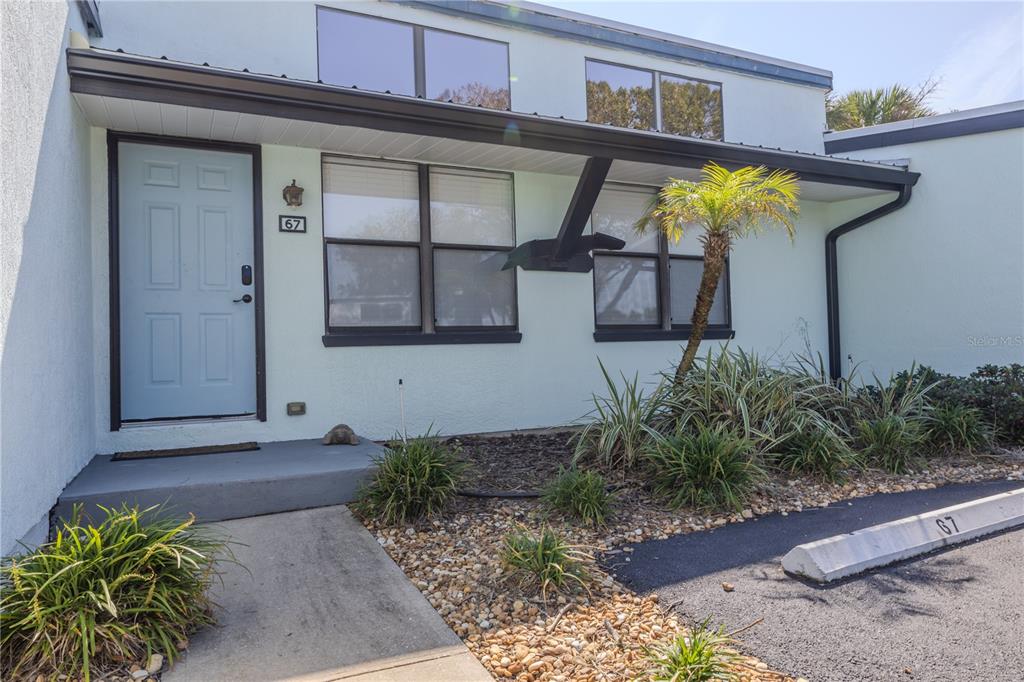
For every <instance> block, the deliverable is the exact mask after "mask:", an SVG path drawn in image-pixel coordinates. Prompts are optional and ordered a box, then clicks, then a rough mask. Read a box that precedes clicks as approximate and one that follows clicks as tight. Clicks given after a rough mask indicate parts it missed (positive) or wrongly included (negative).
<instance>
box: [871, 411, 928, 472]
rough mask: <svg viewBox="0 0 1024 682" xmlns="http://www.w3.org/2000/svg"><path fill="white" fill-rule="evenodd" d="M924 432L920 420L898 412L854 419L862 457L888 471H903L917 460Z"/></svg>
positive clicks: (923, 440) (908, 468)
mask: <svg viewBox="0 0 1024 682" xmlns="http://www.w3.org/2000/svg"><path fill="white" fill-rule="evenodd" d="M925 442H926V434H925V432H924V429H923V428H922V426H921V422H920V421H918V420H914V419H908V418H906V417H903V416H901V415H898V414H890V415H888V416H886V417H881V418H878V419H862V420H860V421H858V422H857V444H858V446H859V448H860V452H861V454H862V455H863V457H864V458H865V460H866V461H868V462H869V463H872V464H876V465H878V466H880V467H882V468H883V469H885V470H886V471H888V472H889V473H891V474H903V473H906V472H907V471H909V470H910V468H911V467H912V466H914V465H915V464H917V463H918V462H920V460H921V457H920V455H919V453H920V450H921V448H922V447H923V446H924V444H925Z"/></svg>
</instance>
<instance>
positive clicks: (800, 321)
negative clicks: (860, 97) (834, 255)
mask: <svg viewBox="0 0 1024 682" xmlns="http://www.w3.org/2000/svg"><path fill="white" fill-rule="evenodd" d="M95 139H96V140H97V141H98V142H100V143H102V133H101V132H100V131H96V138H95ZM262 156H263V196H264V216H263V220H264V232H263V234H264V250H265V264H264V278H265V286H266V337H267V338H266V343H267V396H268V398H267V413H268V416H267V421H266V422H265V423H261V422H257V421H235V422H227V423H221V424H216V423H208V424H189V425H168V426H149V427H146V428H124V429H122V430H121V431H119V432H113V433H112V432H110V431H109V426H108V424H109V415H108V412H107V405H108V396H109V392H108V391H109V376H110V375H109V356H108V354H107V348H106V345H105V341H106V338H107V334H108V325H107V317H106V315H107V312H106V311H107V299H106V293H105V292H106V286H105V282H104V279H105V278H104V276H103V275H102V273H105V272H106V268H107V264H106V247H105V243H106V239H107V237H106V230H107V224H106V217H105V215H106V214H105V211H103V209H102V208H101V209H99V210H97V215H102V216H103V217H102V218H101V219H99V220H97V222H96V224H95V225H94V239H95V241H96V248H95V249H94V251H95V253H96V254H97V261H96V263H95V264H94V269H95V271H96V272H97V273H98V276H97V279H96V292H95V302H94V305H95V307H96V310H97V328H96V336H95V346H96V376H97V392H98V398H97V408H98V409H97V422H96V428H97V430H98V432H99V437H98V448H99V451H100V452H112V451H117V450H125V449H146V448H153V447H158V448H161V447H176V446H178V445H187V444H192V443H196V444H209V443H224V442H238V441H240V440H257V441H265V440H283V439H292V438H312V437H318V436H321V435H323V433H324V432H325V431H326V430H327V429H329V428H330V427H331V426H333V425H334V424H335V423H337V422H339V421H344V422H347V423H349V424H351V425H352V426H353V427H354V428H355V429H356V430H357V431H359V432H360V433H361V434H363V435H365V436H369V437H372V438H385V437H389V436H391V435H394V433H395V432H396V431H397V430H398V429H399V428H400V426H401V424H400V418H399V402H398V380H399V379H403V380H404V385H405V401H406V402H405V412H406V420H407V428H408V430H409V432H410V433H422V432H424V431H425V430H426V429H427V428H428V427H430V426H433V428H435V429H439V430H442V431H443V432H445V433H466V432H474V431H491V430H505V429H518V428H531V427H543V426H551V425H557V424H564V423H567V422H569V421H571V420H574V419H576V418H578V417H580V416H582V415H583V414H585V413H586V412H588V411H589V410H590V409H591V407H592V405H591V404H590V402H589V398H590V395H591V394H592V393H593V392H601V393H604V391H605V389H604V386H603V380H602V378H601V373H600V369H599V368H598V364H597V360H598V358H600V359H601V360H602V361H604V363H605V365H606V366H607V368H608V369H609V371H610V372H612V374H613V375H615V376H617V375H618V373H619V372H620V371H622V372H625V373H627V375H629V376H632V375H633V374H634V373H639V375H640V377H641V378H642V379H644V380H646V381H653V380H654V379H655V377H656V374H657V372H659V371H660V370H664V369H669V368H671V367H672V366H673V365H674V363H675V362H676V361H678V359H679V358H680V356H681V354H682V350H681V346H682V345H685V341H678V342H676V341H658V342H653V341H645V342H632V343H595V342H594V340H593V332H594V294H593V275H592V274H590V273H586V274H581V273H564V272H529V271H522V270H520V271H519V272H518V296H519V327H520V330H521V331H522V333H523V339H522V342H521V343H519V344H498V345H439V346H387V347H348V348H325V347H324V346H323V343H322V341H321V336H322V334H323V329H324V278H323V242H322V216H321V211H320V206H321V197H320V192H321V190H320V153H319V152H317V151H315V150H310V149H300V148H294V147H282V146H270V145H265V146H264V147H263V152H262ZM93 158H94V162H95V163H96V166H95V167H94V171H93V172H94V177H97V178H99V177H104V176H105V173H106V167H105V163H106V161H105V160H106V154H105V152H103V151H97V152H96V153H94V156H93ZM292 178H295V179H296V180H297V182H298V184H300V185H301V186H303V187H304V188H305V194H304V197H303V206H304V209H303V211H302V214H304V215H306V216H307V218H308V230H309V232H308V234H285V233H281V232H279V231H278V229H277V216H278V214H279V213H281V200H280V196H281V188H282V187H284V186H285V185H287V184H288V183H290V182H291V180H292ZM515 183H516V184H515V199H516V239H517V242H518V243H523V242H525V241H528V240H530V239H535V238H549V237H550V236H551V235H552V233H553V231H554V230H555V229H556V228H557V226H558V225H559V223H560V222H561V220H562V216H563V213H564V211H565V207H566V205H567V204H568V202H569V199H570V197H571V196H572V192H573V189H574V187H575V184H576V178H573V177H567V176H555V175H544V174H536V173H516V175H515ZM100 191H102V190H100ZM99 196H101V195H99V194H98V195H97V197H99ZM306 207H308V209H307V208H306ZM826 212H827V211H826V206H825V205H822V204H817V203H815V202H805V203H804V206H803V216H802V218H801V221H800V224H799V226H798V235H797V238H796V241H795V243H794V244H792V245H791V244H790V243H789V241H788V239H787V238H786V236H785V234H784V233H782V232H776V233H770V234H766V235H763V236H761V237H758V238H756V239H755V238H751V239H749V240H746V241H743V242H741V243H740V244H738V245H737V247H736V250H735V252H734V254H733V256H732V260H731V268H732V270H731V272H732V306H733V324H734V327H735V328H736V340H735V341H734V342H733V344H734V345H735V346H740V347H743V348H745V349H752V350H758V351H762V352H765V353H769V354H773V355H774V356H775V357H782V356H784V355H785V354H787V353H789V352H806V350H807V348H808V347H810V348H811V349H813V350H814V351H818V350H822V349H823V348H824V347H825V297H824V258H823V254H822V252H823V249H822V244H823V243H824V238H825V237H824V235H825V230H826V229H827V227H828V223H827V222H826V219H825V217H826ZM718 343H719V342H709V344H708V347H717V345H718ZM289 401H305V402H306V403H307V410H308V411H307V414H306V415H304V416H300V417H288V416H286V415H285V404H286V403H287V402H289Z"/></svg>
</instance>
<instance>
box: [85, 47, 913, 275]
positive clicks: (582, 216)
mask: <svg viewBox="0 0 1024 682" xmlns="http://www.w3.org/2000/svg"><path fill="white" fill-rule="evenodd" d="M67 57H68V59H67V62H68V71H69V74H70V77H71V91H72V92H73V93H74V95H75V97H76V99H77V100H78V102H79V104H80V105H81V107H82V110H83V111H84V112H85V114H86V117H87V119H88V120H89V122H90V123H91V124H92V125H95V126H99V127H104V128H108V129H111V130H118V131H126V132H132V133H148V134H156V135H162V136H169V137H179V138H199V139H211V140H218V141H229V142H245V143H256V144H260V143H262V144H278V145H286V146H297V147H312V148H315V149H318V150H320V151H324V152H338V153H344V154H350V155H358V156H368V157H377V158H391V159H399V160H407V161H417V162H420V163H436V164H448V165H459V166H472V167H477V168H490V169H495V170H520V171H532V172H538V173H548V174H555V175H571V176H578V181H577V186H576V191H575V192H574V194H573V197H572V199H571V200H570V203H569V207H568V209H567V211H566V214H565V218H564V220H563V222H562V225H561V228H560V229H559V231H558V235H557V237H556V238H554V239H538V240H533V241H531V242H527V243H525V244H521V245H520V246H519V247H517V249H516V250H515V251H514V252H513V253H512V254H511V255H510V257H509V262H508V267H512V266H520V267H523V268H525V269H539V270H567V271H573V272H586V271H588V270H589V269H590V268H591V267H592V266H593V259H592V256H591V255H590V252H591V251H592V250H593V249H594V248H602V249H617V248H622V246H623V245H624V242H622V241H621V240H618V239H615V238H614V237H611V236H609V235H604V234H594V235H589V236H584V232H585V230H586V226H587V225H588V224H589V216H590V213H591V211H592V209H593V207H594V202H595V201H596V199H597V196H598V194H599V193H600V191H601V187H602V185H603V184H604V182H605V181H606V180H609V181H618V182H631V183H637V184H645V185H651V186H660V185H662V184H664V183H665V181H666V180H667V179H668V178H688V179H694V178H696V177H698V176H699V172H700V168H701V167H703V166H704V165H705V164H707V163H708V162H709V161H713V162H715V163H718V164H720V165H722V166H725V167H727V168H738V167H741V166H750V165H753V166H765V167H767V168H769V169H784V170H789V171H792V172H794V173H796V174H797V175H798V177H799V182H800V187H801V196H802V197H803V199H805V200H810V201H841V200H844V199H852V198H859V197H863V196H869V195H878V194H882V193H886V192H898V193H900V194H901V195H902V194H903V191H904V190H905V189H906V188H908V187H910V186H912V185H913V184H914V183H915V182H917V179H918V174H917V173H912V172H909V171H908V170H907V169H905V168H898V167H895V166H892V165H886V164H879V163H872V162H864V161H852V160H847V159H836V158H832V157H828V156H821V155H816V154H806V153H799V152H787V151H783V150H780V149H765V148H762V147H754V146H749V145H743V144H737V143H731V142H717V141H709V140H699V139H694V138H686V137H681V136H676V135H667V134H664V133H657V132H649V131H639V130H628V129H621V128H614V127H611V126H606V125H598V124H593V123H587V122H583V121H571V120H566V119H563V118H551V117H546V116H540V115H538V114H532V115H530V114H523V113H516V112H510V111H496V110H492V109H484V108H480V107H473V106H465V105H459V104H453V103H450V102H437V101H432V100H426V99H422V98H417V97H407V96H401V95H392V94H389V93H377V92H367V91H363V90H359V89H357V88H344V87H337V86H332V85H325V84H323V83H313V82H309V81H299V80H294V79H289V78H287V77H285V76H268V75H263V74H253V73H249V72H248V71H232V70H228V69H219V68H214V67H210V66H208V65H205V64H204V65H202V66H197V65H194V64H184V63H180V62H172V61H169V60H167V59H164V58H160V59H155V58H151V57H141V56H133V55H126V54H123V53H117V52H109V51H103V50H95V49H69V50H68V54H67Z"/></svg>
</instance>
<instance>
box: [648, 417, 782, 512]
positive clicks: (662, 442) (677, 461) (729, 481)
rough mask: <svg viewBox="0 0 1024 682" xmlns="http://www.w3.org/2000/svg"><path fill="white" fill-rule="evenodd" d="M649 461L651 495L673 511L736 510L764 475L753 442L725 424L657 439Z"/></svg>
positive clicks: (702, 426) (701, 427) (700, 426)
mask: <svg viewBox="0 0 1024 682" xmlns="http://www.w3.org/2000/svg"><path fill="white" fill-rule="evenodd" d="M647 458H648V461H649V462H650V465H651V469H652V476H651V481H652V486H653V488H654V492H655V493H656V494H657V495H658V496H660V497H662V498H663V499H665V500H666V501H667V502H668V503H669V504H670V505H672V506H674V507H680V506H683V505H689V506H692V507H698V508H704V509H708V508H717V507H732V508H733V509H737V510H739V509H740V508H742V506H743V502H744V501H745V500H746V499H747V497H748V496H749V495H750V493H751V492H752V491H753V487H754V484H756V483H757V482H758V481H759V480H760V479H761V478H762V476H763V474H764V471H763V469H762V468H761V467H760V465H758V463H757V462H756V461H755V451H754V444H753V442H752V441H751V440H750V439H748V438H745V437H744V436H742V435H741V434H739V433H737V432H736V431H733V430H732V429H730V428H729V427H727V426H725V425H724V424H717V425H715V426H704V425H698V426H696V428H695V429H694V430H692V431H689V430H684V431H680V432H679V433H676V434H673V435H671V436H659V437H658V438H657V440H656V441H655V443H654V445H653V446H652V448H651V450H650V451H649V452H648V455H647Z"/></svg>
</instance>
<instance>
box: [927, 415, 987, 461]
mask: <svg viewBox="0 0 1024 682" xmlns="http://www.w3.org/2000/svg"><path fill="white" fill-rule="evenodd" d="M927 425H928V440H930V441H931V442H932V443H934V444H935V445H937V446H938V447H941V448H946V449H948V450H952V451H956V450H966V451H967V452H974V451H975V450H979V449H984V448H986V447H988V446H989V445H991V444H992V431H991V429H990V428H989V425H988V424H986V423H985V421H984V420H983V418H982V416H981V410H979V409H977V408H976V407H966V406H964V405H958V404H951V403H943V404H939V405H937V406H935V408H934V409H932V411H931V413H930V414H929V415H928V422H927Z"/></svg>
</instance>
